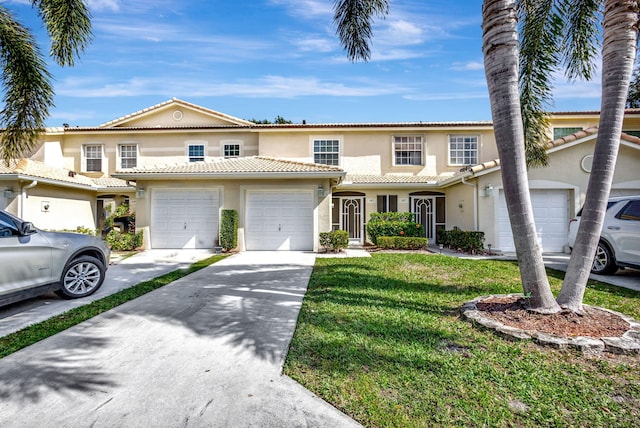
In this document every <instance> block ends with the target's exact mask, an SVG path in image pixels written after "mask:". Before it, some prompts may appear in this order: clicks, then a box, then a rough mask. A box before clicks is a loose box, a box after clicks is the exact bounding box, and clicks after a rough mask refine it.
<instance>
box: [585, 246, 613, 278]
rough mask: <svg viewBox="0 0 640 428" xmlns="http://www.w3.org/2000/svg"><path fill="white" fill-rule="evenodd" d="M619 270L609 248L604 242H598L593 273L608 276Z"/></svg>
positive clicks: (592, 268)
mask: <svg viewBox="0 0 640 428" xmlns="http://www.w3.org/2000/svg"><path fill="white" fill-rule="evenodd" d="M617 270H618V266H616V261H615V259H614V257H613V253H612V252H611V250H610V249H609V247H607V245H605V244H603V243H602V242H598V248H597V249H596V256H595V258H594V259H593V266H592V267H591V273H596V274H600V275H606V274H611V273H614V272H615V271H617Z"/></svg>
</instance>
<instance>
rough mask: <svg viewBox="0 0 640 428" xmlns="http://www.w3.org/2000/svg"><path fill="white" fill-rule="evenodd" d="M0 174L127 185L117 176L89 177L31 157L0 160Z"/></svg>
mask: <svg viewBox="0 0 640 428" xmlns="http://www.w3.org/2000/svg"><path fill="white" fill-rule="evenodd" d="M0 175H21V176H26V177H29V178H33V179H34V180H38V179H45V180H49V181H53V182H59V183H60V184H63V183H64V184H73V185H76V186H82V187H87V188H92V189H97V188H102V189H105V188H123V187H131V186H127V182H126V181H124V180H120V179H118V178H111V177H104V178H89V177H87V176H84V175H82V174H78V173H77V172H73V171H70V170H68V169H64V168H54V167H52V166H49V165H47V164H45V163H43V162H39V161H34V160H31V159H18V160H13V161H11V162H10V163H9V165H8V166H7V164H6V163H5V162H0Z"/></svg>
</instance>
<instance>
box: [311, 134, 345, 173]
mask: <svg viewBox="0 0 640 428" xmlns="http://www.w3.org/2000/svg"><path fill="white" fill-rule="evenodd" d="M313 162H314V163H320V164H324V165H334V166H338V165H339V164H340V141H339V140H329V139H327V140H313Z"/></svg>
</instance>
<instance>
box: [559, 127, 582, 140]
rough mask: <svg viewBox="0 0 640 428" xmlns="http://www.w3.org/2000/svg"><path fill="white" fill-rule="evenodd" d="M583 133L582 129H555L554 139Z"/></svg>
mask: <svg viewBox="0 0 640 428" xmlns="http://www.w3.org/2000/svg"><path fill="white" fill-rule="evenodd" d="M579 131H582V128H553V139H554V140H557V139H558V138H562V137H566V136H567V135H571V134H575V133H576V132H579Z"/></svg>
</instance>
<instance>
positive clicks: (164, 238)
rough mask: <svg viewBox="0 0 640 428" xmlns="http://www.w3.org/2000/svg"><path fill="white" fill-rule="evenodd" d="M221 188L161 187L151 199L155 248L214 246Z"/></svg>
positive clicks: (152, 236) (152, 241)
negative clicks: (178, 188)
mask: <svg viewBox="0 0 640 428" xmlns="http://www.w3.org/2000/svg"><path fill="white" fill-rule="evenodd" d="M218 209H219V195H218V191H217V190H157V191H154V192H153V193H152V200H151V247H152V248H213V246H214V245H215V240H216V239H217V236H218Z"/></svg>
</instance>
